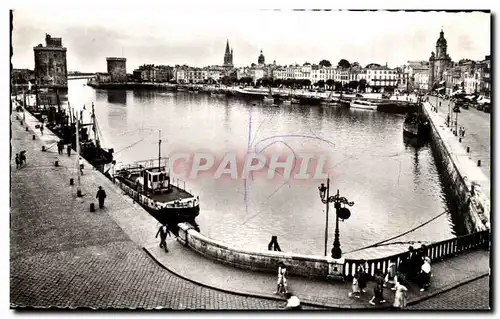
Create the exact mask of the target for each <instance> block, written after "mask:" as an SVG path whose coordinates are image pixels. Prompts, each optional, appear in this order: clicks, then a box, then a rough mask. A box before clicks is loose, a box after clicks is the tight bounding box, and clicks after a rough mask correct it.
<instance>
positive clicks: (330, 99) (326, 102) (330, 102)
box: [321, 90, 339, 105]
mask: <svg viewBox="0 0 500 319" xmlns="http://www.w3.org/2000/svg"><path fill="white" fill-rule="evenodd" d="M321 105H339V100H338V99H336V98H334V97H333V90H331V91H330V94H328V97H327V98H326V99H325V100H323V101H321Z"/></svg>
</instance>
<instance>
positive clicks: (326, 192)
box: [318, 178, 354, 259]
mask: <svg viewBox="0 0 500 319" xmlns="http://www.w3.org/2000/svg"><path fill="white" fill-rule="evenodd" d="M318 190H319V196H320V198H321V202H322V203H323V204H325V205H326V225H325V256H326V254H327V253H326V252H327V245H328V211H329V203H335V212H336V216H335V217H336V219H335V239H334V241H333V248H332V258H333V259H340V258H341V257H342V249H340V234H339V218H340V219H342V220H346V219H349V217H350V216H351V212H350V211H349V209H348V208H347V207H341V205H342V204H344V205H349V206H353V205H354V202H349V201H348V200H347V198H345V197H340V194H339V190H338V189H337V194H335V195H334V196H330V178H328V179H327V184H326V186H325V184H324V183H321V186H319V187H318Z"/></svg>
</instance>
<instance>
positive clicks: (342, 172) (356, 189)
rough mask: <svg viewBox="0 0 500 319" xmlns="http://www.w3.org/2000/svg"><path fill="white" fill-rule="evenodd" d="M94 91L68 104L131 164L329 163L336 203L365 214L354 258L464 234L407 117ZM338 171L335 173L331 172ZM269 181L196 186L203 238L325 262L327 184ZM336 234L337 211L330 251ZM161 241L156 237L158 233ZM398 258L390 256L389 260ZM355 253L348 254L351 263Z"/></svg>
mask: <svg viewBox="0 0 500 319" xmlns="http://www.w3.org/2000/svg"><path fill="white" fill-rule="evenodd" d="M85 83H86V80H71V81H69V91H68V100H69V101H70V103H71V105H72V106H78V107H80V106H82V105H84V104H85V106H86V109H90V108H89V107H88V106H90V105H91V103H92V102H94V104H95V113H96V117H97V121H98V124H99V129H100V131H101V133H102V140H101V144H102V145H103V147H110V148H114V150H115V159H116V160H117V162H118V165H119V164H120V163H123V164H127V163H131V162H133V161H137V160H144V159H150V158H157V157H158V137H159V136H158V134H159V133H158V131H159V130H161V139H162V157H167V156H169V155H172V154H173V153H175V152H179V151H182V152H187V153H189V154H193V153H196V152H206V153H210V154H213V155H214V156H215V157H216V158H217V159H221V158H222V157H223V156H224V155H225V154H226V153H233V152H234V153H238V154H245V153H246V152H247V151H248V150H250V151H256V152H263V153H265V154H267V155H272V154H278V155H284V154H291V153H292V154H299V153H304V152H308V153H313V154H323V155H324V156H326V158H327V168H328V173H329V175H330V179H331V182H330V187H331V189H330V195H334V194H335V193H336V191H337V189H338V190H339V191H340V195H341V196H344V197H346V198H347V199H348V200H349V201H353V202H354V203H355V204H354V206H352V207H349V209H350V211H351V217H350V218H349V219H348V220H345V221H341V222H340V240H341V247H342V249H343V251H344V253H348V252H349V251H352V250H355V249H358V248H361V247H365V246H368V245H371V244H373V243H376V242H379V241H382V240H384V239H386V238H390V237H393V236H396V235H398V234H401V233H404V232H406V231H408V230H411V229H413V228H415V227H417V226H419V225H421V224H423V223H425V222H426V221H428V220H430V219H432V218H433V217H435V216H437V215H439V214H442V215H441V216H440V217H438V218H436V219H435V220H433V221H431V222H429V223H428V224H426V225H425V226H423V227H421V228H419V229H417V230H415V231H412V232H410V233H408V234H406V235H404V236H402V237H400V238H397V239H396V240H395V241H397V242H401V243H403V245H406V242H411V241H421V242H427V243H428V242H433V241H439V240H444V239H447V238H450V237H452V236H454V235H456V234H459V233H461V232H462V230H461V229H462V227H461V226H460V221H457V217H454V215H456V214H455V213H453V208H452V205H451V206H450V204H449V203H450V202H453V200H452V199H450V198H449V196H448V195H446V192H445V189H444V187H443V183H442V181H441V179H440V174H439V172H438V170H437V167H436V163H435V160H434V158H433V155H432V152H431V148H430V146H429V145H423V146H420V147H415V146H413V145H411V144H409V143H407V142H406V141H405V140H404V139H403V134H402V125H403V120H404V116H402V115H397V114H388V113H382V112H377V111H371V110H354V109H351V110H350V109H346V108H340V107H332V106H308V105H281V107H272V106H268V105H265V104H263V103H262V102H261V101H259V100H249V99H243V98H239V97H215V96H210V95H208V94H203V93H201V92H200V93H199V94H193V93H189V92H177V93H167V92H159V91H131V90H129V91H125V90H95V89H93V88H91V87H89V86H86V85H85ZM325 170H326V169H325ZM265 172H266V174H264V173H262V174H261V173H259V174H254V175H253V176H250V178H248V179H241V178H238V179H236V180H233V179H230V178H222V179H214V178H213V176H212V175H209V174H201V175H199V176H198V177H197V178H195V179H190V178H184V179H185V182H186V188H187V189H188V190H190V191H191V192H192V193H193V194H194V195H195V196H196V195H198V196H199V197H200V202H201V204H200V207H201V211H200V215H199V216H198V217H197V219H196V221H197V223H198V224H199V227H200V230H201V233H202V234H204V235H206V236H208V237H210V238H213V239H215V240H219V241H222V242H224V243H226V244H228V245H231V246H234V247H239V248H246V249H251V250H267V246H268V243H269V241H270V239H271V236H277V237H278V242H279V244H280V246H281V249H282V250H283V251H290V252H294V253H298V254H310V255H323V252H324V241H325V205H324V204H323V203H322V202H321V200H320V197H319V192H318V186H319V185H320V183H325V182H326V180H325V179H324V178H321V179H314V178H310V179H308V180H302V181H297V180H291V181H286V180H284V179H283V178H282V176H281V175H280V174H276V177H275V178H274V179H271V180H270V179H268V178H266V175H267V170H266V171H265ZM334 230H335V209H334V208H333V205H331V206H330V216H329V231H328V233H329V238H328V251H329V250H330V249H331V247H332V242H333V235H334ZM152 235H153V236H154V234H152ZM392 248H394V247H392V246H391V245H386V246H383V249H385V250H387V252H389V251H391V249H392ZM347 256H349V254H347V255H346V257H347Z"/></svg>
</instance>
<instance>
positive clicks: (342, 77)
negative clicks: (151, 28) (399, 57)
mask: <svg viewBox="0 0 500 319" xmlns="http://www.w3.org/2000/svg"><path fill="white" fill-rule="evenodd" d="M33 50H34V57H35V70H34V72H33V73H34V77H35V82H36V83H38V85H39V86H40V87H54V88H67V75H68V71H67V63H66V51H67V49H66V48H65V47H63V46H62V39H61V38H54V37H51V36H50V35H49V34H46V36H45V46H43V45H42V44H39V45H38V46H36V47H34V48H33ZM233 55H234V51H233V49H232V48H231V47H230V46H229V41H227V43H226V49H225V52H224V59H223V64H222V65H220V66H207V67H203V68H196V67H189V66H187V65H183V66H179V65H176V66H165V65H152V64H149V65H142V66H140V67H139V68H137V69H135V70H133V72H132V74H128V73H127V67H126V63H127V59H126V58H124V57H108V58H106V62H107V72H106V73H97V74H96V81H97V82H100V83H124V82H175V83H179V84H185V83H217V82H220V81H222V80H223V79H224V78H227V79H230V80H231V81H234V80H241V79H242V78H245V79H246V80H248V79H251V81H253V82H254V83H257V82H258V81H259V80H260V79H264V78H269V79H275V80H276V79H279V80H285V79H294V80H309V81H310V83H311V84H312V85H315V84H317V83H318V82H322V81H323V82H324V83H326V82H327V81H328V80H331V81H335V82H337V83H341V84H343V85H345V84H347V83H351V82H353V81H356V82H358V83H359V82H361V81H364V82H365V86H366V87H368V88H370V89H375V90H378V89H382V90H384V89H389V90H392V89H399V90H403V91H413V90H421V91H428V90H433V89H442V90H444V93H446V94H451V93H452V92H453V91H456V90H464V91H465V92H466V93H474V92H478V93H480V94H483V95H486V96H488V97H489V96H491V80H490V70H491V62H490V56H489V55H488V56H486V57H485V59H484V60H482V61H471V60H460V61H459V62H453V61H452V59H451V58H450V56H449V55H448V53H447V41H446V39H445V38H444V32H443V31H442V30H441V32H440V35H439V38H438V40H437V42H436V51H435V53H434V52H432V53H431V56H430V58H429V60H428V61H408V63H407V64H406V65H404V66H401V67H396V68H389V67H388V66H387V64H386V65H379V64H375V63H371V64H369V65H367V66H365V67H362V66H360V65H359V63H356V62H354V63H352V64H348V66H346V65H342V67H341V66H327V65H328V64H322V65H320V64H310V63H304V64H303V65H298V64H295V65H286V66H280V65H277V64H276V61H273V63H270V64H266V63H265V56H264V54H263V52H262V50H261V51H260V55H259V56H258V58H257V63H252V64H251V65H250V66H248V67H240V68H235V67H234V65H233V57H234V56H233ZM28 71H29V70H19V72H16V71H14V72H13V76H12V78H13V81H14V82H19V81H20V82H22V81H24V80H25V79H29V80H32V79H31V78H30V73H29V72H28Z"/></svg>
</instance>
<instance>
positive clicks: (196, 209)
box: [113, 178, 200, 221]
mask: <svg viewBox="0 0 500 319" xmlns="http://www.w3.org/2000/svg"><path fill="white" fill-rule="evenodd" d="M113 182H114V183H115V184H116V185H118V187H120V189H121V190H122V191H123V192H124V194H125V195H127V196H129V197H130V198H132V199H133V200H134V201H135V202H136V203H138V204H139V205H140V206H141V207H142V208H144V209H145V210H146V211H148V212H149V213H150V214H152V215H154V216H155V217H157V218H159V219H167V220H172V219H175V220H179V221H183V220H191V219H194V218H195V217H196V216H198V215H199V214H200V206H199V205H196V206H193V207H162V208H158V207H155V204H154V203H155V202H154V200H152V199H151V198H149V197H147V196H145V195H143V194H141V193H139V192H137V191H136V190H134V189H133V188H132V187H130V186H128V185H127V184H126V183H124V182H123V181H121V180H120V179H119V178H114V180H113ZM170 187H174V188H176V186H174V185H171V186H170Z"/></svg>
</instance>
